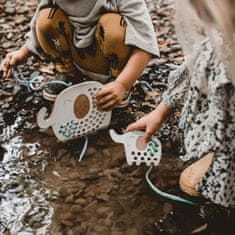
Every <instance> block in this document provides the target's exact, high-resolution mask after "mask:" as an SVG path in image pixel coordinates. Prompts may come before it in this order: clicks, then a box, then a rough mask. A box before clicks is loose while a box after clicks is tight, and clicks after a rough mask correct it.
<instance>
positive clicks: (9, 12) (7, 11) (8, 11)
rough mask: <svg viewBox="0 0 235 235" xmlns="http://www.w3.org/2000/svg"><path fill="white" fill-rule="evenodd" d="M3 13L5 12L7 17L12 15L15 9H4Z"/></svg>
mask: <svg viewBox="0 0 235 235" xmlns="http://www.w3.org/2000/svg"><path fill="white" fill-rule="evenodd" d="M4 11H5V13H7V14H9V15H14V14H15V12H16V9H15V8H14V7H6V8H5V10H4Z"/></svg>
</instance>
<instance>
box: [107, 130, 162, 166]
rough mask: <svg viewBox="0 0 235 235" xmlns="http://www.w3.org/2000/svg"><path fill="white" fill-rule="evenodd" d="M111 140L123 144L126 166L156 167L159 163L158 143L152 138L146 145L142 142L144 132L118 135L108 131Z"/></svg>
mask: <svg viewBox="0 0 235 235" xmlns="http://www.w3.org/2000/svg"><path fill="white" fill-rule="evenodd" d="M109 133H110V136H111V138H112V139H113V140H114V141H115V142H118V143H123V144H124V148H125V155H126V160H127V163H128V165H133V164H136V165H140V164H141V163H144V164H146V165H148V166H150V165H154V166H157V165H158V164H159V163H160V160H161V155H162V148H161V143H160V141H159V140H158V139H157V138H156V137H153V138H152V139H151V140H150V141H149V142H148V143H146V142H144V138H143V135H144V132H140V131H133V132H128V133H127V134H124V135H118V134H117V133H116V132H115V131H114V130H110V131H109Z"/></svg>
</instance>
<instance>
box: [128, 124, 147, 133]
mask: <svg viewBox="0 0 235 235" xmlns="http://www.w3.org/2000/svg"><path fill="white" fill-rule="evenodd" d="M144 128H145V125H144V124H141V123H140V122H134V123H132V124H130V125H129V126H128V127H127V128H126V132H129V131H137V130H143V129H144Z"/></svg>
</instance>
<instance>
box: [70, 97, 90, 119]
mask: <svg viewBox="0 0 235 235" xmlns="http://www.w3.org/2000/svg"><path fill="white" fill-rule="evenodd" d="M73 109H74V114H75V115H76V117H77V118H79V119H82V118H84V117H85V116H86V115H87V114H88V112H89V109H90V102H89V99H88V98H87V96H86V95H79V96H78V97H77V98H76V100H75V102H74V106H73Z"/></svg>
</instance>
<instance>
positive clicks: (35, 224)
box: [0, 136, 56, 235]
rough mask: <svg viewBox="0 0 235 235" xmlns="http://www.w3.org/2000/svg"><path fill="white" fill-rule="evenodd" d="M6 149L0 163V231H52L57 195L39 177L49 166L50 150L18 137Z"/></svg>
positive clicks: (41, 232)
mask: <svg viewBox="0 0 235 235" xmlns="http://www.w3.org/2000/svg"><path fill="white" fill-rule="evenodd" d="M2 146H3V148H4V149H5V150H6V152H5V154H4V156H3V160H2V162H1V163H0V200H1V203H0V211H1V214H0V232H2V233H4V232H5V231H9V232H10V233H11V234H17V235H27V234H40V235H43V234H49V227H50V225H51V220H52V215H53V208H52V206H51V205H50V200H51V199H53V198H55V197H56V194H55V193H54V192H53V191H52V190H51V189H48V188H45V186H43V185H42V184H41V183H40V181H39V180H37V179H36V178H37V176H40V174H42V173H43V171H44V169H45V166H46V160H44V159H46V158H45V156H46V155H48V152H46V153H45V152H44V151H42V150H40V146H39V144H37V143H24V142H23V139H22V137H19V136H17V137H14V138H12V139H11V140H10V141H8V142H7V143H4V144H3V145H2Z"/></svg>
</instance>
